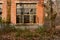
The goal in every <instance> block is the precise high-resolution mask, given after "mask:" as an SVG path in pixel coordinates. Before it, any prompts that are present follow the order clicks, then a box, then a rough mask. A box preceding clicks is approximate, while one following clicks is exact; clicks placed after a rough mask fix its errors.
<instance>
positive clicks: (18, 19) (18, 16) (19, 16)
mask: <svg viewBox="0 0 60 40" xmlns="http://www.w3.org/2000/svg"><path fill="white" fill-rule="evenodd" d="M16 19H17V20H16V22H17V23H22V16H21V15H17V18H16Z"/></svg>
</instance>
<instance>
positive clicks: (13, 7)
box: [2, 0, 44, 25]
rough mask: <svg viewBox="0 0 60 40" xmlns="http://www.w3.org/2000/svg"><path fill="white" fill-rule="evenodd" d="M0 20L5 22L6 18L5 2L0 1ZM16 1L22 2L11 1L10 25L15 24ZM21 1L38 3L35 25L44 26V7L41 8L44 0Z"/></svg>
mask: <svg viewBox="0 0 60 40" xmlns="http://www.w3.org/2000/svg"><path fill="white" fill-rule="evenodd" d="M2 1H3V3H2V5H3V6H2V7H3V9H2V19H4V20H6V18H7V0H2ZM18 1H22V0H11V23H12V24H16V3H17V2H18ZM23 1H26V2H28V1H38V3H37V5H36V9H37V10H36V23H37V24H39V25H43V24H44V12H43V11H44V7H43V1H44V0H23Z"/></svg>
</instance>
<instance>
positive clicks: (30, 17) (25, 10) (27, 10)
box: [16, 3, 36, 23]
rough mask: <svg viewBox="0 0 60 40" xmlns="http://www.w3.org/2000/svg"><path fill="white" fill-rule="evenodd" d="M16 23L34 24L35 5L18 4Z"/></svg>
mask: <svg viewBox="0 0 60 40" xmlns="http://www.w3.org/2000/svg"><path fill="white" fill-rule="evenodd" d="M16 8H17V9H16V10H17V17H16V18H17V19H16V20H17V21H16V22H17V23H36V3H18V4H17V5H16Z"/></svg>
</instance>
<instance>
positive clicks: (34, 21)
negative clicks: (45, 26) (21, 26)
mask: <svg viewBox="0 0 60 40" xmlns="http://www.w3.org/2000/svg"><path fill="white" fill-rule="evenodd" d="M33 23H36V15H34V16H33Z"/></svg>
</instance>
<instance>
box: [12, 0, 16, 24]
mask: <svg viewBox="0 0 60 40" xmlns="http://www.w3.org/2000/svg"><path fill="white" fill-rule="evenodd" d="M11 2H12V4H11V23H12V24H16V3H15V0H12V1H11Z"/></svg>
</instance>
